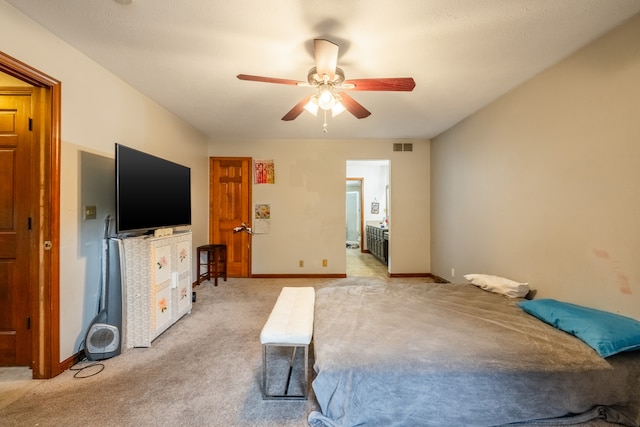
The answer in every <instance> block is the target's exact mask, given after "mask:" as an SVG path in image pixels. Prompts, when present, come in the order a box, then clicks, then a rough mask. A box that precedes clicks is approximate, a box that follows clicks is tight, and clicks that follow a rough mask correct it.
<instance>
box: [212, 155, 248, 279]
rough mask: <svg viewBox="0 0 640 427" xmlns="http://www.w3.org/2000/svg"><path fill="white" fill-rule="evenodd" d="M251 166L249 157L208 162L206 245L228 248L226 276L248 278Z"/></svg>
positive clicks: (217, 159) (222, 158) (224, 158)
mask: <svg viewBox="0 0 640 427" xmlns="http://www.w3.org/2000/svg"><path fill="white" fill-rule="evenodd" d="M251 165H252V160H251V158H248V157H211V158H210V162H209V243H212V244H226V245H227V275H228V276H229V277H250V276H251V235H249V234H248V233H246V232H239V233H234V232H233V229H234V228H235V227H239V226H240V225H241V224H243V223H244V224H246V225H247V226H248V227H251V218H252V215H251Z"/></svg>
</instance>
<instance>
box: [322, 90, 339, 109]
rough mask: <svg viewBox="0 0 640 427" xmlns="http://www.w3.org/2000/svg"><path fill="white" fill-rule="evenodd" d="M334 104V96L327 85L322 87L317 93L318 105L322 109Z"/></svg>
mask: <svg viewBox="0 0 640 427" xmlns="http://www.w3.org/2000/svg"><path fill="white" fill-rule="evenodd" d="M334 105H336V97H335V95H334V94H333V92H332V91H331V89H330V88H329V87H323V88H321V89H320V92H319V93H318V106H319V107H320V108H322V109H323V110H331V109H332V108H333V106H334Z"/></svg>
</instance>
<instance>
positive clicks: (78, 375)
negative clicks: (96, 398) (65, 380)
mask: <svg viewBox="0 0 640 427" xmlns="http://www.w3.org/2000/svg"><path fill="white" fill-rule="evenodd" d="M85 360H86V359H84V360H82V361H81V362H84V361H85ZM81 362H79V363H81ZM76 365H77V363H76ZM76 365H73V366H72V367H71V368H69V370H70V371H76V373H75V374H73V378H79V379H82V378H89V377H92V376H94V375H98V374H99V373H100V372H102V371H104V363H97V362H96V363H91V364H89V365H87V366H83V367H81V368H76V367H75V366H76ZM95 367H98V368H99V369H98V370H97V371H95V372H91V373H89V374H86V373H85V374H83V373H82V372H83V371H85V370H86V369H90V368H95Z"/></svg>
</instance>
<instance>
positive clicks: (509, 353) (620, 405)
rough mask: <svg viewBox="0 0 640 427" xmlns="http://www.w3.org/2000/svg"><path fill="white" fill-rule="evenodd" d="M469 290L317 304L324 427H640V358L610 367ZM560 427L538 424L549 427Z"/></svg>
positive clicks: (359, 294)
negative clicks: (574, 426)
mask: <svg viewBox="0 0 640 427" xmlns="http://www.w3.org/2000/svg"><path fill="white" fill-rule="evenodd" d="M521 301H522V299H520V298H507V297H505V296H503V295H499V294H496V293H491V292H487V291H485V290H482V289H479V288H478V287H476V286H473V285H470V284H432V283H428V284H388V285H386V284H384V285H382V284H381V285H378V284H375V285H369V286H342V287H340V286H338V287H330V288H323V289H320V290H318V291H317V293H316V307H315V324H314V348H315V365H314V369H315V371H316V374H317V375H316V378H315V379H314V381H313V390H314V393H315V395H316V398H317V400H318V403H319V406H320V411H315V412H312V413H311V414H310V415H309V423H310V424H311V425H312V426H314V427H320V426H331V427H338V426H385V427H391V426H496V425H504V424H510V423H522V425H563V424H562V423H567V424H568V423H570V422H571V423H578V422H586V421H589V420H592V419H604V420H607V421H610V422H617V423H620V424H623V425H638V424H639V423H640V352H639V351H630V352H629V351H628V352H623V353H619V354H616V355H613V356H609V357H606V358H605V357H602V356H601V355H599V354H598V353H596V352H595V351H594V350H593V349H592V348H591V347H589V346H587V345H586V344H585V343H584V342H583V341H581V340H579V339H577V338H575V337H573V336H571V335H568V334H567V333H565V332H562V331H560V330H558V329H556V328H554V327H552V326H550V325H549V324H547V323H544V322H542V321H541V320H539V319H538V318H536V317H534V316H531V315H530V314H528V313H525V312H524V311H523V310H522V309H521V307H520V306H518V303H519V302H521ZM547 419H553V421H536V422H535V423H532V421H534V420H547Z"/></svg>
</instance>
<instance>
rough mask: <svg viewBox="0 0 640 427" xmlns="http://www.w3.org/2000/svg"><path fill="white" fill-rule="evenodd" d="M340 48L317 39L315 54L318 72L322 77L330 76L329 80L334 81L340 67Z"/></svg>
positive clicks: (314, 44) (314, 45)
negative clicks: (324, 75) (337, 68)
mask: <svg viewBox="0 0 640 427" xmlns="http://www.w3.org/2000/svg"><path fill="white" fill-rule="evenodd" d="M339 49H340V47H339V46H338V45H337V44H335V43H333V42H330V41H329V40H324V39H315V40H314V41H313V52H314V57H315V60H316V72H317V73H318V75H319V76H320V77H322V75H323V74H327V75H328V76H329V80H331V79H333V76H334V74H335V73H336V67H337V66H338V50H339Z"/></svg>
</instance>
